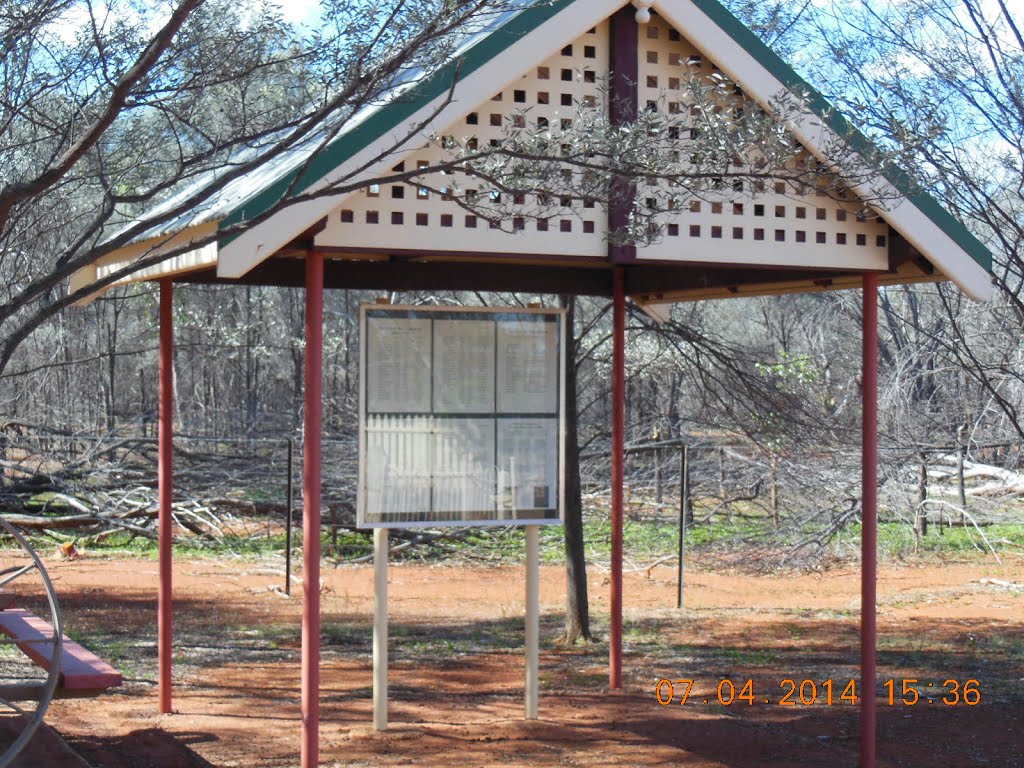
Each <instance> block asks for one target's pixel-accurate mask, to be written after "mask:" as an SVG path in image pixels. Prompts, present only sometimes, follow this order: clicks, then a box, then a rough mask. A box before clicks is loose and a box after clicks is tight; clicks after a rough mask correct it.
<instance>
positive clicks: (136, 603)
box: [48, 558, 1024, 768]
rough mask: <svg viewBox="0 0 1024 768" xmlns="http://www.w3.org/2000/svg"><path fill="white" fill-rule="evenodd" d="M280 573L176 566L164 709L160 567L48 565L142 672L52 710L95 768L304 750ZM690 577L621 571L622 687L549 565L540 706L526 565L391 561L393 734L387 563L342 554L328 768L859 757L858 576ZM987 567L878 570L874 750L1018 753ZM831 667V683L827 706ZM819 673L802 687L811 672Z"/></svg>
mask: <svg viewBox="0 0 1024 768" xmlns="http://www.w3.org/2000/svg"><path fill="white" fill-rule="evenodd" d="M279 568H280V563H279V562H278V561H266V562H265V563H253V562H243V561H233V562H228V561H207V560H192V561H186V562H179V563H177V564H176V567H175V589H176V596H177V602H178V607H177V614H176V633H177V638H178V641H179V647H180V651H179V653H178V655H177V659H176V665H177V666H176V676H177V688H176V696H175V708H176V712H175V713H174V714H172V715H164V716H161V715H158V714H156V710H157V705H156V691H155V685H154V679H155V626H154V618H155V593H156V588H155V585H156V564H155V563H154V562H152V561H148V560H103V559H93V558H87V559H85V560H81V561H78V562H74V563H53V564H52V568H51V575H52V576H53V577H54V579H55V582H56V586H57V589H58V592H59V593H60V595H61V598H62V600H63V603H64V606H65V611H66V615H67V621H68V623H69V625H70V627H71V630H72V633H73V634H74V635H75V636H76V637H77V638H78V639H80V640H85V642H86V643H87V644H90V645H91V646H92V647H93V648H94V649H95V650H97V651H99V652H101V653H102V654H105V655H107V656H108V657H110V659H111V660H112V661H113V662H114V663H115V664H117V665H119V666H120V667H121V668H122V669H123V670H124V671H125V673H126V675H127V677H129V679H130V681H129V683H128V684H127V685H125V686H124V688H123V689H122V690H121V691H118V692H116V693H111V694H108V695H106V696H104V697H102V698H99V699H97V700H94V701H62V702H58V703H56V704H54V706H53V707H52V709H51V716H50V717H49V718H48V721H49V722H50V723H51V724H52V725H53V726H54V727H55V728H56V729H57V730H58V731H59V732H60V733H61V734H63V736H64V737H65V739H67V741H68V742H69V743H70V744H71V745H72V746H73V747H74V748H75V749H76V750H78V751H79V752H80V753H81V754H82V755H83V756H84V757H85V758H86V759H87V760H88V761H89V762H90V763H91V764H92V765H93V766H95V767H96V768H100V766H104V767H106V768H128V767H129V766H130V767H131V768H146V766H154V767H155V766H160V767H161V768H163V767H164V766H174V767H175V768H177V767H178V766H183V767H185V768H189V767H191V766H217V767H218V768H220V767H221V766H225V767H226V766H258V767H263V768H278V767H283V766H295V765H297V764H298V759H297V755H298V743H299V707H298V702H299V679H298V671H299V670H298V655H299V621H300V615H301V610H300V609H301V606H300V605H299V601H298V599H297V598H286V597H284V596H283V595H282V594H281V592H280V585H281V583H282V576H281V574H280V573H279V572H278V571H279ZM687 579H688V580H687V584H686V605H687V608H686V610H685V611H683V612H681V613H680V612H679V611H676V610H675V609H674V607H673V606H674V601H675V582H674V571H673V570H672V569H670V568H658V569H655V570H654V571H653V572H651V573H646V572H643V571H641V572H636V573H629V574H627V577H626V586H625V602H626V612H625V614H626V626H625V665H626V669H625V687H624V690H623V691H622V692H617V693H611V694H610V693H608V692H607V691H606V690H605V688H606V685H607V646H606V644H604V643H603V642H598V643H595V644H593V645H591V646H588V647H585V648H564V647H561V646H559V645H558V644H557V642H556V639H557V636H558V634H559V629H560V626H561V610H562V605H563V601H564V594H565V576H564V572H563V570H562V569H561V568H560V567H555V566H551V567H545V568H544V569H543V573H542V581H541V600H542V611H543V618H542V649H541V650H542V652H541V666H542V669H541V684H542V698H541V720H540V721H538V722H524V721H523V720H522V719H521V718H522V684H523V682H522V661H523V657H522V642H523V633H522V613H523V571H522V569H521V568H516V567H500V568H449V567H422V566H416V567H413V566H404V565H403V566H397V567H394V568H393V569H392V572H391V579H390V586H389V590H390V604H391V610H392V624H391V635H392V645H391V657H392V671H391V678H390V683H391V694H392V708H391V720H392V723H393V727H392V728H391V729H390V730H389V731H388V732H386V733H383V734H380V733H375V732H373V731H372V729H371V728H370V727H369V722H370V711H371V700H370V695H371V688H370V686H371V657H370V622H371V612H372V572H371V569H370V568H368V567H356V568H341V569H328V570H326V571H325V573H324V591H323V604H322V605H323V615H324V656H323V664H322V674H323V686H322V697H321V701H322V721H323V722H322V729H321V730H322V738H321V746H322V752H323V764H325V765H339V766H341V765H346V766H348V765H351V766H363V765H366V766H371V765H372V766H399V765H413V766H445V768H447V767H448V766H451V765H459V766H494V765H513V766H527V765H529V766H547V765H551V766H633V765H636V766H657V765H666V766H667V765H687V766H698V767H699V768H712V767H715V768H718V767H720V766H730V767H735V768H748V767H756V766H769V765H771V766H779V765H801V766H833V765H843V766H846V765H851V766H852V765H855V764H856V763H857V749H858V716H857V708H855V707H852V706H850V704H849V702H847V701H840V700H839V697H840V692H841V691H840V688H841V687H843V686H845V684H846V683H847V682H848V681H849V680H850V679H853V678H856V677H857V674H858V672H857V663H858V662H857V660H858V611H859V574H858V573H857V571H856V570H853V569H849V570H836V571H831V572H827V573H824V574H820V575H800V576H779V577H767V576H762V577H752V576H747V575H741V574H730V573H710V572H707V571H701V570H694V571H691V572H689V573H688V575H687ZM985 579H997V580H1000V581H1004V582H1013V583H1018V584H1019V583H1022V582H1024V560H1022V559H1021V558H1014V559H1013V560H1012V561H1009V562H1007V563H1006V564H1005V565H1003V566H1000V565H998V564H996V563H995V562H989V561H979V562H973V563H937V562H932V563H929V564H927V565H923V566H917V565H906V566H902V567H894V566H889V567H885V568H883V569H882V571H881V573H880V576H879V583H878V587H879V596H880V609H879V631H880V637H879V663H880V676H881V678H882V679H883V680H884V679H889V678H891V679H893V680H895V688H896V690H895V697H894V698H895V703H894V705H892V706H890V705H889V704H888V700H887V697H888V690H887V689H886V688H884V687H882V688H879V690H878V693H879V695H880V696H881V698H880V699H879V701H880V706H879V737H880V747H879V754H880V761H879V764H880V765H881V766H890V767H891V766H923V765H930V764H934V765H942V766H944V768H949V767H950V766H953V767H956V766H965V767H966V766H1005V767H1007V768H1009V767H1011V766H1024V757H1021V754H1022V739H1024V737H1022V736H1021V735H1020V734H1022V733H1024V690H1022V686H1024V591H1022V590H1018V589H1013V588H1007V587H1005V586H1001V585H1000V584H998V583H994V582H983V580H985ZM590 586H591V605H592V609H593V613H594V615H595V617H596V619H597V629H598V633H599V634H602V635H603V634H604V630H605V623H604V622H605V618H606V616H607V606H608V586H607V579H606V577H605V576H604V574H602V573H600V572H598V571H594V572H592V573H591V579H590ZM297 591H298V590H296V592H297ZM662 678H665V679H669V680H673V681H674V680H677V679H693V680H694V685H693V688H692V691H691V694H690V698H689V699H688V701H687V703H686V705H685V706H680V705H679V703H678V700H679V695H678V693H677V695H676V697H675V699H674V702H673V704H672V705H670V706H660V705H659V704H658V702H657V700H656V698H655V684H656V683H657V682H658V680H659V679H662ZM911 678H916V679H917V680H918V681H919V683H917V684H916V685H915V684H911V687H912V690H911V691H910V692H909V693H908V694H906V695H908V696H910V697H912V696H913V693H914V691H917V692H918V693H917V695H918V697H919V701H918V703H916V704H914V705H912V706H907V705H904V704H903V703H902V701H901V699H902V698H903V696H904V692H903V681H904V680H907V679H911ZM786 679H792V680H793V681H794V683H795V685H799V684H800V683H801V682H802V681H803V680H805V679H806V680H812V681H815V691H816V694H815V703H814V704H813V705H809V706H804V705H802V704H800V703H799V700H798V698H799V697H798V695H797V694H796V693H794V694H793V696H792V699H793V700H794V702H795V703H796V706H783V705H780V704H779V703H778V701H779V699H780V698H782V697H783V696H784V695H785V693H786V692H787V687H788V685H789V684H787V683H784V682H783V681H784V680H786ZM826 679H832V680H833V681H835V682H834V686H835V688H834V696H833V698H834V701H833V703H832V704H831V705H829V704H828V703H827V701H826V694H825V689H824V688H823V687H822V684H823V682H824V681H825V680H826ZM947 679H953V680H956V681H957V682H958V685H959V686H961V691H959V692H958V695H959V693H960V692H962V685H963V683H964V682H966V681H967V680H968V679H974V680H977V681H979V684H980V690H981V703H980V704H978V705H977V706H968V705H967V704H964V703H963V702H962V697H961V703H960V704H959V705H957V706H946V705H945V704H943V703H942V702H941V698H942V696H943V694H946V695H947V696H948V695H949V694H948V693H947V690H948V689H945V688H943V687H942V684H943V681H945V680H947ZM747 680H750V681H751V684H750V690H751V692H753V693H754V694H756V698H755V699H754V703H753V704H751V703H748V702H747V701H740V700H739V699H735V700H733V702H732V703H731V704H729V705H728V706H726V705H723V704H722V703H721V702H720V700H719V694H720V693H721V694H723V695H724V696H725V698H726V699H728V697H729V693H730V683H731V684H732V685H734V686H735V690H736V693H737V694H739V693H741V690H742V687H743V686H744V685H745V683H746V681H747ZM723 681H726V682H723ZM720 683H721V685H720ZM929 683H931V686H932V687H931V688H929V687H928V684H929ZM840 684H842V685H840ZM684 685H685V684H680V689H681V688H682V687H684ZM803 690H804V693H805V699H806V698H809V695H810V688H809V686H807V685H805V686H804V689H803ZM662 693H663V695H667V688H666V687H665V686H663V687H662ZM857 693H858V695H859V694H860V693H861V691H860V690H859V689H858V690H857ZM929 698H930V699H931V700H932V701H931V703H928V699H929ZM705 699H707V703H705ZM765 699H768V700H769V702H770V703H768V704H766V703H764V700H765ZM58 768H59V767H58Z"/></svg>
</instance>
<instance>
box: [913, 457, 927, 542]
mask: <svg viewBox="0 0 1024 768" xmlns="http://www.w3.org/2000/svg"><path fill="white" fill-rule="evenodd" d="M918 460H919V464H920V465H919V468H918V474H917V518H916V524H915V526H914V530H915V531H916V533H917V534H918V535H919V536H927V535H928V507H927V503H928V454H926V453H924V452H923V451H922V452H921V453H920V454H918Z"/></svg>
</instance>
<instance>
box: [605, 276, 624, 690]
mask: <svg viewBox="0 0 1024 768" xmlns="http://www.w3.org/2000/svg"><path fill="white" fill-rule="evenodd" d="M612 301H613V311H614V316H613V321H612V323H613V330H612V599H611V618H610V623H611V633H610V634H611V639H610V641H609V644H608V666H609V669H608V687H609V688H611V689H612V690H616V689H619V688H621V687H622V500H623V494H622V485H623V457H624V456H625V450H626V289H625V280H624V276H623V274H622V268H621V267H616V268H615V270H614V277H613V293H612Z"/></svg>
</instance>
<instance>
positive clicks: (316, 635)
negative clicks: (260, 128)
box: [302, 252, 324, 768]
mask: <svg viewBox="0 0 1024 768" xmlns="http://www.w3.org/2000/svg"><path fill="white" fill-rule="evenodd" d="M323 320H324V257H323V254H322V253H317V252H311V253H309V254H307V255H306V407H305V412H306V415H305V424H304V437H305V439H304V441H303V449H304V452H305V453H304V456H303V462H302V498H303V505H302V768H315V766H316V765H318V764H319V762H320V460H321V457H320V448H321V445H320V438H321V416H322V411H323V351H324V350H323V348H324V331H323Z"/></svg>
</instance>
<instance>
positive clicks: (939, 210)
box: [690, 0, 992, 272]
mask: <svg viewBox="0 0 1024 768" xmlns="http://www.w3.org/2000/svg"><path fill="white" fill-rule="evenodd" d="M690 2H692V3H693V4H694V5H696V6H697V7H698V8H700V9H701V11H703V12H704V14H705V15H707V17H708V18H709V19H711V20H712V21H713V22H715V24H717V25H718V26H719V27H720V28H721V29H722V31H723V32H725V33H726V34H728V35H729V37H731V38H732V39H733V40H735V41H736V42H737V43H739V45H740V46H741V47H742V48H743V49H744V50H745V51H746V52H747V53H749V54H750V55H751V56H753V57H754V59H756V60H757V62H758V63H759V64H760V65H761V66H762V67H764V68H765V69H766V70H767V71H768V72H770V73H771V74H772V75H773V76H774V77H775V78H776V79H777V80H779V82H781V83H782V84H783V85H784V86H786V88H788V89H789V90H790V91H795V92H798V93H802V94H804V95H805V96H806V103H807V106H808V107H810V108H811V110H812V111H813V112H814V113H815V114H816V115H818V117H820V118H821V119H822V120H824V121H825V122H826V124H827V125H828V126H829V127H830V128H831V129H832V130H833V131H835V132H836V133H837V134H838V135H839V136H841V137H842V138H843V139H844V140H846V141H847V142H848V143H849V144H850V146H851V148H852V149H853V150H854V151H856V152H862V153H865V152H866V153H871V152H877V151H878V148H877V146H876V145H875V144H874V142H872V141H871V140H870V139H868V138H867V137H866V136H865V135H864V134H863V133H861V132H860V131H859V130H857V129H856V128H854V127H853V126H852V125H851V124H850V122H849V121H848V120H847V119H846V118H845V117H844V116H843V114H842V113H841V112H839V110H837V109H836V108H835V107H834V106H832V104H830V103H829V101H828V100H827V99H826V98H825V97H824V96H822V95H821V93H819V92H818V90H817V89H816V88H814V87H813V86H811V85H810V84H809V83H808V82H807V81H806V80H804V79H803V78H802V77H801V76H800V75H798V74H797V72H796V70H794V69H793V68H792V67H791V66H790V65H789V64H787V63H786V62H785V61H783V60H782V58H781V57H780V56H779V55H778V54H777V53H775V51H773V50H772V49H771V48H769V47H768V46H767V45H766V44H765V42H764V41H763V40H761V38H759V37H758V36H757V35H756V34H754V32H753V31H751V30H750V29H749V28H748V27H747V26H745V25H744V24H743V23H742V22H741V21H740V20H739V19H737V18H736V17H735V16H733V15H732V13H731V12H730V11H729V10H728V9H727V8H726V7H725V6H723V5H722V4H721V3H719V2H718V1H717V0H690ZM691 42H692V41H691ZM883 176H884V177H885V179H886V181H888V182H889V183H890V184H892V185H893V186H894V187H895V188H896V189H897V190H898V191H899V192H900V194H902V195H903V196H904V197H905V198H906V199H907V200H908V201H910V202H911V203H913V204H914V205H915V206H916V207H917V208H918V209H919V210H920V211H921V212H922V213H923V214H924V215H925V216H927V217H928V218H929V219H931V221H932V223H934V224H935V225H936V226H937V227H939V229H941V230H942V231H943V232H945V233H946V234H947V235H949V237H950V238H952V239H953V241H954V242H956V244H957V245H959V246H960V247H961V248H963V250H964V251H965V252H966V253H967V254H968V255H970V257H971V258H972V259H974V260H975V261H976V262H977V263H978V264H979V265H980V266H981V267H983V268H984V269H985V271H987V272H991V271H992V253H991V251H989V249H988V248H987V247H986V246H985V245H984V244H983V243H982V242H981V241H980V240H978V238H977V237H975V236H974V234H973V233H972V232H971V231H970V230H969V229H967V227H966V226H964V224H963V222H961V221H959V220H958V219H956V218H955V217H954V216H953V215H952V214H951V213H950V212H949V211H947V210H946V209H945V208H944V207H943V206H942V205H940V204H939V202H938V201H937V200H936V199H935V198H934V197H932V196H931V195H930V194H928V193H927V192H925V191H924V190H921V189H915V188H914V187H915V186H916V185H914V184H913V183H912V181H911V180H910V178H909V177H908V176H907V175H906V173H905V172H904V171H903V170H902V169H900V168H895V167H889V168H886V169H885V170H884V171H883Z"/></svg>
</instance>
